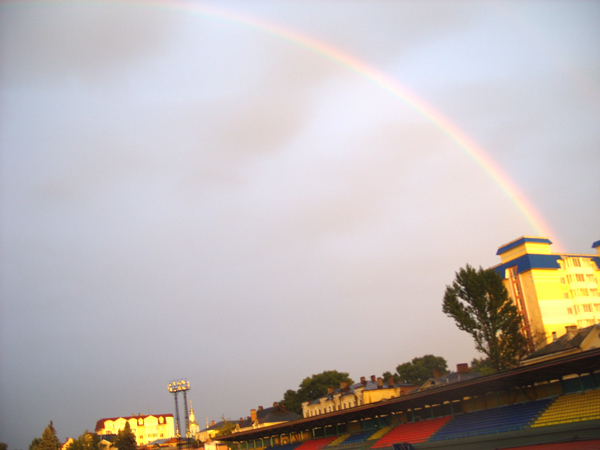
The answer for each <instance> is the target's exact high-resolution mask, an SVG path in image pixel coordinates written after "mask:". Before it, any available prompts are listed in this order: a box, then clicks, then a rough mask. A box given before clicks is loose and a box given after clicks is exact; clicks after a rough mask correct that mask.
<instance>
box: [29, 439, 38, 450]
mask: <svg viewBox="0 0 600 450" xmlns="http://www.w3.org/2000/svg"><path fill="white" fill-rule="evenodd" d="M38 445H40V438H38V437H36V438H33V439H32V440H31V443H30V444H29V450H37V448H38Z"/></svg>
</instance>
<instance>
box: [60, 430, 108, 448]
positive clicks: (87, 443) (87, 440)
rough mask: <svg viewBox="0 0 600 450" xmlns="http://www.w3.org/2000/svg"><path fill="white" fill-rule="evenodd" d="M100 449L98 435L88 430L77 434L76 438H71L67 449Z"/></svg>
mask: <svg viewBox="0 0 600 450" xmlns="http://www.w3.org/2000/svg"><path fill="white" fill-rule="evenodd" d="M99 449H100V437H99V436H98V435H97V434H96V433H90V432H89V431H88V430H85V432H84V433H83V434H82V435H81V436H79V437H78V438H77V439H73V442H71V443H70V444H69V446H68V447H67V450H99Z"/></svg>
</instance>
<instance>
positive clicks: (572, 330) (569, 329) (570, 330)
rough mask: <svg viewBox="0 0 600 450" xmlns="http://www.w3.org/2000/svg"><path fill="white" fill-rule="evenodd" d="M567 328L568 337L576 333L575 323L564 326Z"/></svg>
mask: <svg viewBox="0 0 600 450" xmlns="http://www.w3.org/2000/svg"><path fill="white" fill-rule="evenodd" d="M565 328H566V330H567V334H568V335H569V337H573V336H575V335H576V334H577V325H569V326H568V327H565Z"/></svg>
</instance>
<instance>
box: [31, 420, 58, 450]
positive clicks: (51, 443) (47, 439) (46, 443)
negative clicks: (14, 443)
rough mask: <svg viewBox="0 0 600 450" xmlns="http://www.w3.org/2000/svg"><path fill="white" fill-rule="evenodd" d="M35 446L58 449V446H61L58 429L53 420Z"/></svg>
mask: <svg viewBox="0 0 600 450" xmlns="http://www.w3.org/2000/svg"><path fill="white" fill-rule="evenodd" d="M32 444H33V441H32ZM35 448H36V450H58V448H60V443H59V442H58V438H57V437H56V430H55V429H54V425H53V424H52V421H50V424H49V425H48V426H47V427H46V428H45V429H44V433H43V434H42V438H41V439H40V440H39V442H38V443H37V446H36V447H35Z"/></svg>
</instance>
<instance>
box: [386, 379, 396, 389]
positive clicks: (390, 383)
mask: <svg viewBox="0 0 600 450" xmlns="http://www.w3.org/2000/svg"><path fill="white" fill-rule="evenodd" d="M395 384H396V383H395V382H394V377H389V378H388V387H394V385H395Z"/></svg>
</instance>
